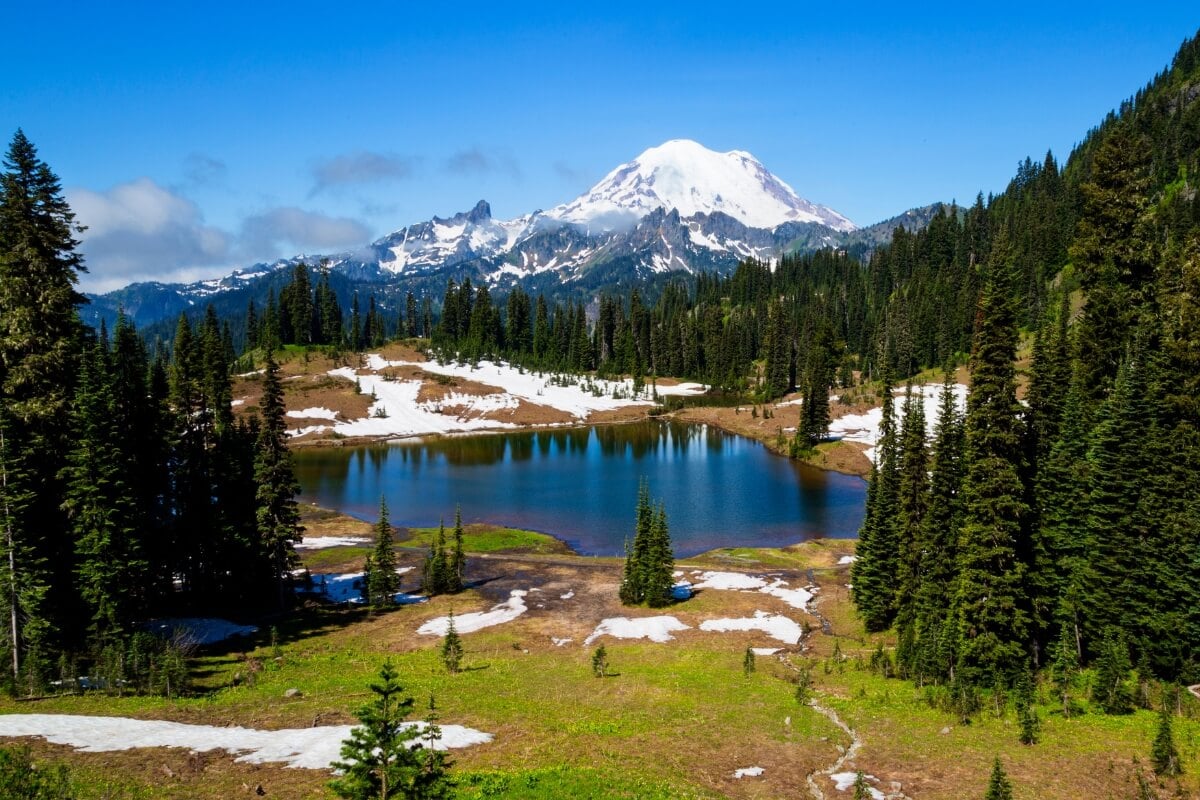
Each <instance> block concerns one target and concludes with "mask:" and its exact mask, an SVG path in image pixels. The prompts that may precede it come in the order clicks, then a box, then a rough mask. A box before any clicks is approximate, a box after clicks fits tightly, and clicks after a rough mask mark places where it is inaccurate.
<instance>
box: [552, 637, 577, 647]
mask: <svg viewBox="0 0 1200 800" xmlns="http://www.w3.org/2000/svg"><path fill="white" fill-rule="evenodd" d="M550 641H551V642H553V643H554V646H555V647H562V646H564V645H568V644H570V643H571V642H573V641H575V640H574V639H572V638H571V637H570V636H567V637H565V638H562V639H560V638H558V637H557V636H551V637H550Z"/></svg>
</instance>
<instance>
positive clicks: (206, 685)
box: [0, 541, 1200, 800]
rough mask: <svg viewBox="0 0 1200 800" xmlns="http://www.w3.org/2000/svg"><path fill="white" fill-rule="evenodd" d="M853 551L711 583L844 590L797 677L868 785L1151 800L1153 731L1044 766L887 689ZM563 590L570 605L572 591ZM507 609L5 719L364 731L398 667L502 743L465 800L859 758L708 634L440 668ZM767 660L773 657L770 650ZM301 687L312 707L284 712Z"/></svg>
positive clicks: (786, 555)
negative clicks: (850, 559) (194, 686)
mask: <svg viewBox="0 0 1200 800" xmlns="http://www.w3.org/2000/svg"><path fill="white" fill-rule="evenodd" d="M852 547H853V543H852V542H844V541H833V542H829V541H827V542H817V543H810V544H806V545H803V546H800V547H795V548H782V549H774V550H765V551H756V550H749V549H734V550H721V551H715V552H713V553H710V554H706V555H705V556H702V557H700V558H698V559H694V560H692V561H690V562H689V565H690V566H696V567H714V568H730V567H733V566H737V567H742V568H745V569H754V568H756V567H757V568H759V569H796V570H804V569H808V568H810V567H811V568H813V569H814V570H815V572H816V577H817V579H818V581H819V583H820V584H821V587H822V588H821V593H820V597H821V599H820V605H819V610H820V612H821V613H822V614H823V615H824V616H825V617H827V618H828V619H829V620H830V622H831V624H832V629H833V633H834V635H832V636H830V635H823V634H820V633H816V634H814V635H813V636H811V637H810V638H809V640H808V641H809V649H808V651H807V652H806V653H804V654H803V655H797V656H794V657H793V659H794V661H796V662H801V661H803V660H805V659H811V660H810V663H812V664H813V665H814V670H813V672H814V677H815V680H816V690H817V693H818V697H819V699H820V700H821V702H822V703H823V704H825V705H826V706H828V707H831V708H833V709H834V710H836V711H837V712H838V713H839V714H840V715H841V716H842V718H843V719H844V720H845V721H846V722H848V723H849V724H850V725H851V726H852V727H854V728H855V729H856V730H857V731H858V732H859V734H860V735H861V736H862V737H863V739H864V741H865V744H864V746H863V749H862V751H861V753H860V755H859V757H858V759H857V766H858V767H859V768H861V769H864V770H865V771H867V772H869V773H872V774H875V775H878V776H880V777H881V778H882V779H883V780H884V783H883V784H882V786H883V788H885V789H886V788H887V782H888V781H892V780H897V781H901V782H902V783H903V785H904V791H905V793H906V794H908V795H909V796H910V797H914V798H922V800H925V799H926V798H929V799H931V800H941V799H942V798H945V799H946V800H949V799H950V798H956V799H957V798H963V797H981V796H982V793H983V787H984V784H985V782H986V778H987V773H988V770H989V768H990V764H991V760H992V758H993V757H994V756H996V755H1000V756H1001V758H1002V759H1003V760H1004V762H1005V765H1006V767H1007V769H1008V771H1009V774H1010V776H1011V777H1012V778H1013V780H1014V783H1015V784H1016V791H1015V797H1016V798H1018V800H1020V799H1021V798H1025V799H1026V800H1032V799H1033V798H1062V799H1063V800H1066V799H1067V798H1079V797H1098V798H1107V797H1131V796H1133V795H1132V791H1131V787H1132V769H1133V763H1134V758H1140V759H1141V760H1142V761H1143V762H1145V760H1146V758H1147V756H1148V753H1149V749H1150V742H1151V739H1152V737H1153V734H1154V727H1155V715H1154V714H1152V713H1151V712H1148V711H1139V712H1137V713H1135V714H1133V715H1131V716H1128V717H1121V718H1112V717H1105V716H1102V715H1098V714H1089V715H1086V716H1083V717H1081V718H1076V719H1071V720H1063V719H1061V717H1059V716H1058V715H1057V714H1055V713H1054V711H1053V709H1052V706H1051V705H1050V704H1049V703H1045V704H1043V705H1042V706H1041V708H1040V709H1039V711H1040V715H1041V718H1042V720H1043V735H1042V742H1041V743H1040V744H1038V745H1036V746H1034V747H1025V746H1022V745H1020V744H1019V743H1018V741H1017V730H1016V725H1015V720H1014V718H1013V714H1012V712H1011V711H1008V712H1007V713H1005V714H1004V715H1003V716H1000V717H997V716H996V715H995V714H993V713H986V712H985V713H983V714H981V715H980V716H979V717H978V718H977V719H976V720H974V721H973V722H972V724H970V725H969V726H962V725H960V724H959V722H958V720H957V719H955V718H953V717H952V716H951V715H949V714H946V713H944V712H941V711H937V710H934V709H932V708H930V707H929V706H928V705H927V704H926V703H925V702H924V701H923V699H922V697H921V692H920V691H919V690H918V689H916V688H914V687H913V686H912V684H909V683H907V682H902V681H898V680H886V679H884V678H881V677H879V676H877V675H874V674H872V673H871V672H869V671H868V670H867V669H866V668H865V667H864V666H863V662H864V660H865V658H866V657H867V656H868V655H869V653H870V652H871V651H872V650H873V649H874V647H875V643H876V639H875V638H872V637H867V636H865V635H864V634H863V632H862V629H861V626H860V625H859V624H858V623H857V621H856V620H855V618H854V615H853V609H852V606H851V604H850V602H849V597H848V592H847V591H846V590H845V588H844V584H845V583H846V582H847V581H848V575H847V568H846V567H844V566H843V567H838V566H836V561H837V557H838V556H840V555H841V554H844V553H846V552H848V550H851V549H852ZM538 558H539V557H537V556H522V560H517V561H514V562H512V563H511V564H507V565H506V566H505V567H504V569H507V570H523V571H524V574H523V575H522V580H526V581H527V583H526V584H525V585H538V583H537V581H539V580H541V581H550V580H551V578H552V577H553V576H558V577H562V576H564V575H565V576H566V578H565V580H566V581H567V582H568V584H569V585H572V586H576V587H578V588H579V590H580V593H581V595H584V593H585V591H586V588H585V583H584V582H585V581H591V583H590V584H587V585H588V586H590V587H591V589H593V590H595V591H597V592H600V591H608V589H609V587H610V585H611V583H605V581H609V582H611V580H612V579H613V578H614V577H615V567H614V566H612V565H607V564H599V565H598V564H597V562H595V561H594V560H589V559H576V558H573V557H563V556H554V557H552V558H551V560H550V561H546V562H544V563H545V565H546V566H545V567H544V568H543V569H542V571H541V572H539V567H538V566H537V565H538ZM488 563H489V564H491V563H493V562H491V561H489V562H488ZM551 565H553V566H551ZM542 585H544V586H545V587H546V593H547V595H548V594H549V593H550V592H551V591H552V588H551V587H552V585H558V584H552V583H550V582H546V583H543V584H542ZM553 591H557V590H553ZM597 596H599V595H588V596H586V597H581V598H576V601H575V602H576V605H575V606H572V608H574V609H575V610H574V611H570V612H568V611H565V610H564V611H563V612H562V614H564V615H566V614H575V615H576V616H578V617H579V619H577V620H576V626H577V627H576V629H579V626H582V629H584V630H586V629H587V627H588V626H590V625H591V624H594V622H593V620H592V617H597V618H598V616H599V615H601V614H603V615H609V614H610V613H611V609H609V608H608V607H605V609H603V610H602V611H601V610H596V609H594V608H592V607H591V605H590V604H592V603H594V600H593V598H594V597H597ZM495 599H496V594H495V592H493V593H492V594H491V595H489V596H486V597H485V596H484V595H481V594H479V593H478V591H476V590H473V591H471V592H468V593H466V594H465V595H460V596H457V597H441V598H435V599H434V600H433V601H432V603H431V604H430V605H428V606H415V607H405V608H401V609H398V610H396V611H394V612H391V613H388V614H384V615H377V616H374V617H372V616H369V615H368V614H367V613H366V612H365V611H362V610H335V609H321V608H310V609H306V610H304V611H303V612H301V613H299V614H297V615H296V616H295V617H294V618H292V619H290V620H288V621H286V622H285V623H282V624H281V625H280V626H279V634H280V642H281V650H282V654H281V657H280V658H279V659H278V660H276V659H275V658H274V657H273V655H274V654H273V652H272V651H271V649H270V648H269V646H267V643H266V638H267V637H266V636H263V637H261V640H260V641H259V642H258V643H257V645H258V646H257V649H252V650H250V651H249V652H247V653H241V652H228V653H212V654H209V655H206V656H204V657H203V658H201V659H199V660H198V662H197V664H196V670H195V675H196V678H197V683H198V685H199V687H200V690H201V692H200V694H199V695H198V696H196V697H192V698H188V699H184V700H176V701H168V700H164V699H159V698H116V697H103V696H88V697H62V698H53V699H46V700H43V701H39V702H37V703H14V702H12V701H0V712H29V711H38V712H69V713H84V714H121V715H129V716H139V717H145V718H165V719H175V720H179V721H190V722H206V723H212V724H227V723H229V722H235V723H237V724H242V725H250V726H257V727H266V728H277V727H307V726H309V725H313V724H334V723H345V722H349V721H351V719H352V718H351V717H350V716H349V714H348V712H349V711H350V709H352V708H353V707H354V706H356V705H358V704H359V703H361V702H362V701H363V700H364V699H365V698H366V691H365V686H366V683H367V681H368V679H369V678H370V677H371V675H372V674H373V673H374V672H375V671H376V670H377V669H378V665H379V664H380V662H381V661H382V660H383V659H384V658H391V659H392V660H393V661H394V662H395V663H396V665H397V666H398V668H399V670H400V673H401V675H402V676H403V679H404V681H405V683H406V686H407V688H408V690H409V691H410V692H411V693H412V695H413V696H414V697H415V698H417V701H418V702H417V704H418V708H424V707H425V706H426V705H427V703H428V698H429V697H430V695H433V696H435V697H436V700H437V710H438V714H439V715H440V717H441V719H442V720H443V721H446V722H456V723H462V724H466V725H470V726H473V727H477V728H479V729H481V730H486V731H490V732H493V733H495V734H496V741H495V742H494V743H493V744H491V745H487V746H483V747H476V748H471V749H469V750H463V751H456V752H455V753H454V758H455V760H456V761H457V765H456V767H455V770H456V772H457V774H458V775H459V776H460V778H461V779H462V786H461V796H463V797H469V798H474V797H500V798H543V797H544V798H551V797H562V796H573V797H580V798H588V797H597V798H598V797H630V798H632V797H646V798H676V797H678V798H683V797H704V798H708V797H722V796H725V797H746V798H758V797H764V798H765V797H778V796H802V795H803V794H804V776H805V775H806V774H807V773H808V772H810V771H812V770H814V769H817V768H819V767H823V766H825V765H827V764H829V763H831V762H832V761H833V759H834V758H836V757H837V751H836V749H835V745H841V746H845V745H846V744H847V742H846V737H845V735H844V734H843V733H842V732H840V731H839V730H837V729H836V728H834V726H833V725H832V724H831V723H830V722H829V721H827V720H826V719H825V718H824V717H822V716H820V715H818V714H816V713H815V712H814V711H812V710H811V709H809V708H807V707H802V706H799V705H798V704H797V703H796V701H795V699H794V697H793V689H792V686H791V684H790V682H789V679H790V676H791V673H790V672H789V670H787V669H785V668H784V665H782V664H781V663H779V662H778V661H776V660H774V659H771V658H765V657H760V658H759V659H758V670H757V672H756V673H755V674H753V675H752V676H750V677H746V676H745V675H743V674H742V670H741V655H742V651H743V648H744V647H745V646H746V644H748V643H750V642H751V638H750V637H749V636H741V635H738V634H724V635H711V634H701V633H699V632H694V631H688V632H684V633H683V634H681V635H679V637H678V639H677V640H676V641H674V642H671V643H668V644H665V645H663V644H653V643H648V642H627V641H618V640H612V639H605V640H604V643H605V646H606V647H607V649H608V651H609V654H610V660H611V663H612V670H613V672H615V673H616V675H614V676H613V677H609V678H605V679H597V678H595V677H593V676H592V674H591V670H590V665H589V658H590V653H591V648H590V647H583V646H581V645H580V644H579V639H578V638H577V639H576V641H575V642H574V643H572V644H571V645H569V646H567V647H561V648H559V647H554V646H552V645H551V644H549V641H548V639H549V636H548V634H549V633H552V632H553V631H554V630H555V629H556V626H559V627H561V625H562V623H561V621H556V620H559V616H558V615H557V613H556V612H554V611H550V612H538V611H535V610H534V609H533V608H531V610H530V613H528V614H526V615H525V616H523V617H521V618H520V619H518V620H517V621H516V622H513V623H509V624H507V625H503V626H499V627H496V628H490V629H485V630H483V631H479V632H477V633H473V634H468V635H466V636H465V637H464V639H465V643H466V646H467V651H468V654H467V660H466V661H467V666H468V670H467V671H465V672H463V673H461V674H459V675H455V676H451V675H448V674H446V673H445V671H444V670H443V669H442V668H441V667H440V664H439V662H438V658H437V653H436V647H437V644H438V640H437V639H436V638H435V637H416V636H415V635H413V633H412V631H413V630H415V628H416V627H417V626H418V625H419V624H420V622H421V621H423V620H425V619H428V618H429V617H431V616H434V615H436V614H441V613H445V612H446V611H447V610H449V609H451V608H453V609H454V610H455V611H456V613H461V612H463V611H468V610H475V609H480V608H486V607H488V605H489V604H490V603H491V602H494V601H495ZM532 599H533V598H532V596H531V598H530V600H531V601H532ZM579 600H585V601H586V602H583V603H580V602H579ZM735 601H736V602H742V603H743V606H742V607H739V608H738V609H737V611H736V614H742V615H744V614H745V613H746V610H747V609H749V608H751V607H753V606H754V605H761V604H762V602H763V600H762V599H760V598H758V597H756V596H753V595H744V594H740V593H725V592H715V591H708V592H703V593H701V595H699V596H698V597H697V598H696V599H695V600H693V601H690V602H689V603H686V604H682V605H681V606H679V607H677V608H675V609H672V610H671V613H675V614H679V615H681V616H683V617H684V618H686V619H690V620H691V621H692V622H693V624H694V623H695V617H689V616H687V615H688V614H695V615H697V617H699V618H704V617H709V616H718V615H721V614H722V612H725V613H731V612H730V611H729V609H730V603H731V602H735ZM736 602H735V604H736ZM745 603H749V605H745ZM531 605H532V602H531ZM560 605H563V604H560ZM764 607H765V606H764ZM563 608H566V606H565V605H563ZM635 613H640V614H644V615H648V614H649V613H651V612H635ZM589 614H591V615H592V616H588V615H589ZM796 616H797V617H800V616H801V615H799V614H798V612H796ZM810 623H813V624H814V625H815V621H814V620H810ZM815 627H816V628H817V630H818V631H819V630H820V628H819V626H815ZM881 640H882V639H881ZM835 642H837V643H838V645H839V647H840V649H841V651H842V652H843V653H845V654H846V655H847V658H846V660H844V661H842V662H840V663H838V662H834V661H832V660H831V659H830V656H831V654H832V652H833V648H834V644H835ZM753 643H754V644H756V645H757V644H766V643H767V642H764V641H762V639H761V637H760V638H758V639H755V640H753ZM256 665H261V667H262V668H261V670H260V671H256V670H255V667H256ZM251 674H253V678H252V680H247V676H248V675H251ZM292 687H295V688H298V689H300V690H301V692H302V695H301V696H300V697H296V698H289V699H284V698H283V693H284V691H285V690H286V689H288V688H292ZM1044 699H1046V700H1048V699H1049V698H1048V697H1047V698H1044ZM1188 710H1189V713H1190V714H1191V715H1192V716H1191V718H1188V719H1180V720H1178V721H1177V725H1176V741H1177V743H1178V745H1179V748H1180V751H1181V752H1182V754H1183V758H1184V761H1185V769H1186V770H1187V775H1186V776H1185V778H1184V781H1183V783H1182V787H1183V788H1184V789H1185V790H1187V791H1191V792H1195V791H1196V790H1197V788H1200V782H1198V780H1197V776H1198V775H1200V745H1198V742H1200V723H1198V722H1197V721H1196V719H1195V708H1194V707H1192V706H1189V709H1188ZM943 731H945V732H943ZM35 752H36V753H37V754H38V755H39V756H40V757H43V758H53V759H64V760H66V761H67V762H68V763H70V764H71V765H72V767H73V768H74V770H75V776H76V778H77V780H78V782H79V783H80V792H79V794H80V797H82V798H102V797H180V798H182V797H199V798H218V797H230V796H238V795H242V794H245V793H246V792H247V791H250V792H252V791H253V789H254V788H255V787H256V786H258V785H262V786H263V787H264V790H265V791H267V793H268V796H276V797H296V798H309V797H313V798H316V797H326V796H329V795H328V794H327V793H326V792H325V789H324V781H325V780H326V778H327V776H326V775H325V774H323V773H320V772H315V771H310V770H289V769H284V768H281V767H278V766H272V765H265V766H256V765H245V764H237V763H235V762H234V760H233V758H232V757H230V756H225V755H219V754H202V755H189V754H187V753H183V752H181V751H171V750H165V749H155V750H139V751H129V752H122V753H108V754H105V753H99V754H85V753H75V752H73V751H70V750H69V749H67V748H62V747H54V746H49V745H45V744H35ZM753 765H759V766H763V767H765V768H766V769H767V773H766V775H764V777H763V778H760V779H744V780H741V781H735V780H733V779H732V778H731V773H732V771H733V770H734V769H736V768H738V767H745V766H753ZM824 788H825V790H826V793H827V796H830V797H834V796H837V794H836V793H834V792H832V790H831V786H830V785H829V784H828V783H827V782H826V783H825V784H824Z"/></svg>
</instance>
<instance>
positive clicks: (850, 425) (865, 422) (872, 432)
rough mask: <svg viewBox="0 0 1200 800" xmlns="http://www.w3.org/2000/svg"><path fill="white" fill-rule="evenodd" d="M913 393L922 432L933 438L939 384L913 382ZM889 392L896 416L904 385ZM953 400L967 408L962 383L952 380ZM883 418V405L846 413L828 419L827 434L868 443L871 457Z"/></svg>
mask: <svg viewBox="0 0 1200 800" xmlns="http://www.w3.org/2000/svg"><path fill="white" fill-rule="evenodd" d="M913 394H914V395H916V396H918V397H919V398H920V399H921V404H922V405H923V406H924V409H925V432H926V435H928V436H929V437H930V438H933V427H934V425H936V424H937V421H938V419H939V413H938V408H939V405H940V404H941V402H942V387H941V384H932V383H930V384H926V385H924V386H914V387H913ZM892 396H893V397H895V409H896V418H897V419H898V420H899V419H900V418H901V416H902V414H903V410H904V409H903V404H904V388H903V387H901V388H899V389H896V390H895V391H894V392H892ZM954 401H955V404H956V405H957V406H958V410H959V411H960V412H961V411H962V410H963V409H964V408H966V402H967V387H966V386H964V385H963V384H961V383H956V384H954ZM882 421H883V409H882V408H872V409H871V410H870V411H868V412H867V413H865V414H847V415H846V416H844V417H839V418H838V419H835V420H833V421H832V422H830V423H829V433H830V435H837V434H840V435H841V436H842V438H843V441H847V442H858V443H860V444H866V445H870V447H869V449H867V450H866V451H865V453H866V456H867V458H869V459H871V461H874V460H875V443H876V442H877V441H878V440H879V424H880V423H881V422H882Z"/></svg>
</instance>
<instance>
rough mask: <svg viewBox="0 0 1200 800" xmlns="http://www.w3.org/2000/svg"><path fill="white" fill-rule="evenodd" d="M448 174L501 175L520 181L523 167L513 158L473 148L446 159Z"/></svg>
mask: <svg viewBox="0 0 1200 800" xmlns="http://www.w3.org/2000/svg"><path fill="white" fill-rule="evenodd" d="M444 167H445V170H446V172H449V173H451V174H453V175H486V174H488V173H501V174H504V175H508V176H509V177H511V178H514V179H520V177H521V167H520V165H518V164H517V160H516V159H515V158H513V157H512V156H510V155H508V154H506V153H501V152H494V151H488V150H484V149H482V148H479V147H472V148H469V149H467V150H460V151H458V152H457V153H455V154H454V155H452V156H450V158H448V159H446V163H445V165H444Z"/></svg>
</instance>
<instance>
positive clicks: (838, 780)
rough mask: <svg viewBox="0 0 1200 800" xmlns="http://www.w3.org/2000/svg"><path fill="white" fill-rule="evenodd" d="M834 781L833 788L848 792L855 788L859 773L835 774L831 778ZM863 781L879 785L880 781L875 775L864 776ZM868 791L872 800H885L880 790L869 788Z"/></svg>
mask: <svg viewBox="0 0 1200 800" xmlns="http://www.w3.org/2000/svg"><path fill="white" fill-rule="evenodd" d="M829 779H830V780H831V781H833V787H834V788H835V789H837V790H838V791H839V792H847V791H849V790H850V789H853V788H854V782H855V781H856V780H858V773H857V772H835V773H834V774H832V775H830V776H829ZM863 779H864V780H866V781H867V782H868V783H879V779H878V778H876V777H875V776H874V775H863ZM867 791H868V792H870V794H871V798H872V800H884V798H885V795H884V793H883V792H881V791H879V790H878V789H876V788H874V787H871V786H868V787H867Z"/></svg>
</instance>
